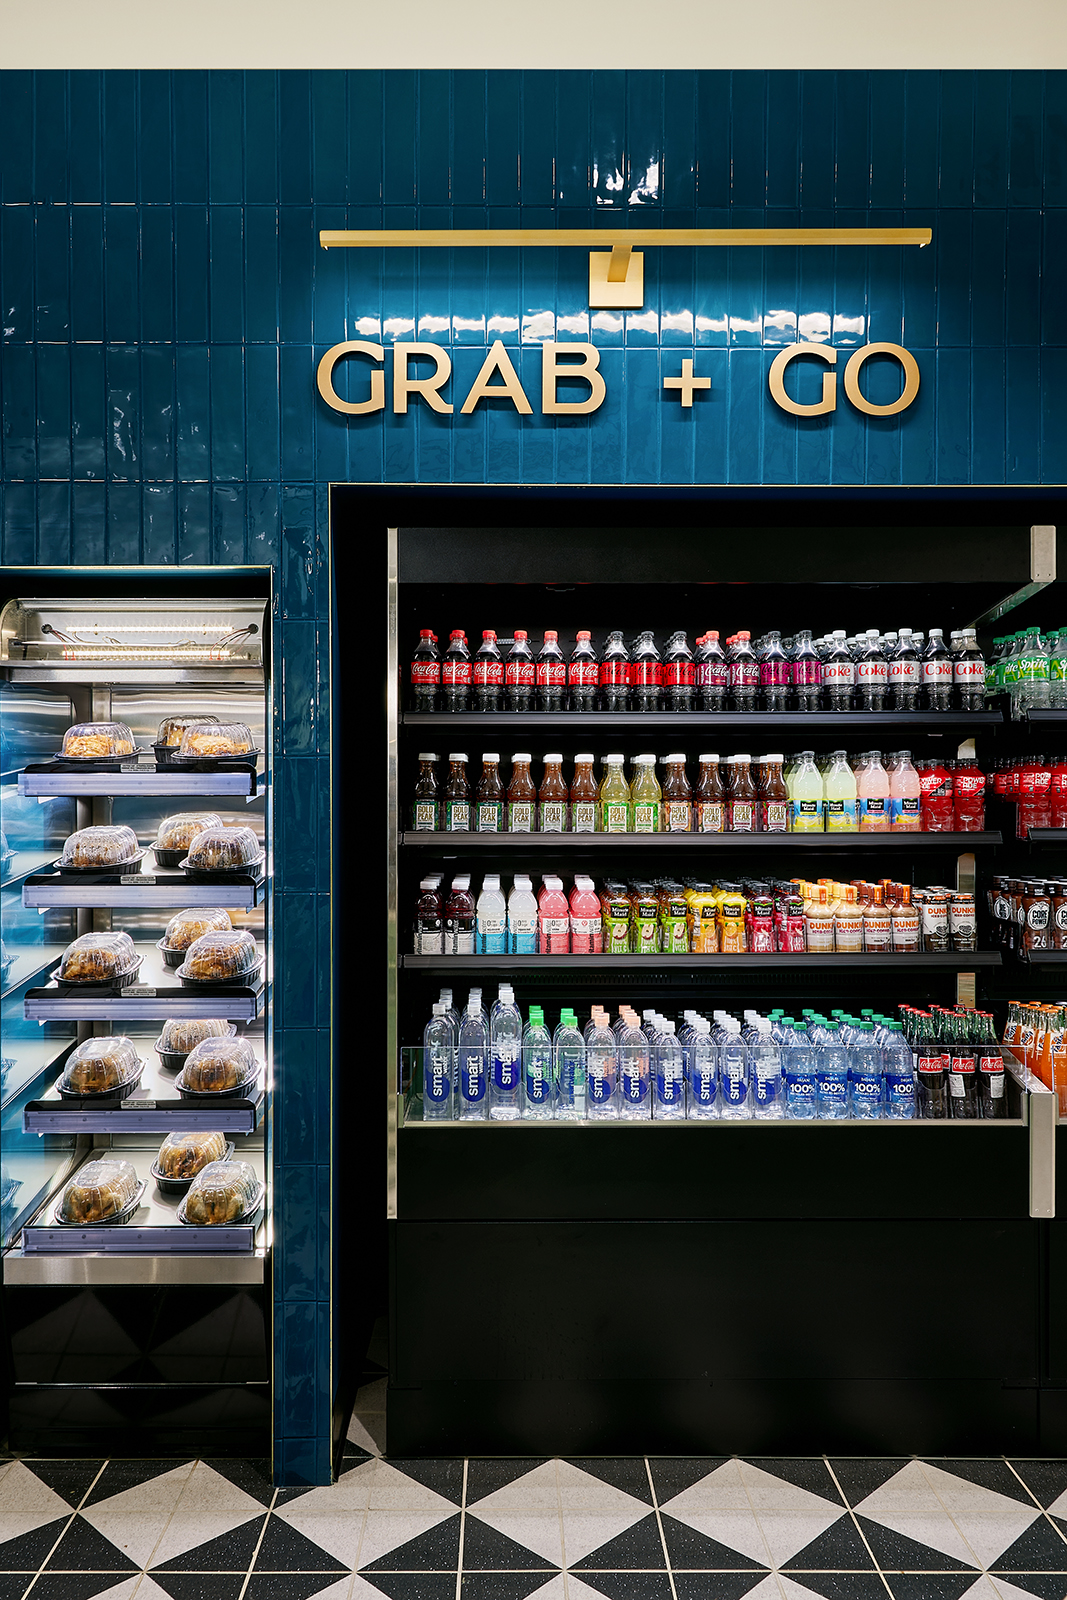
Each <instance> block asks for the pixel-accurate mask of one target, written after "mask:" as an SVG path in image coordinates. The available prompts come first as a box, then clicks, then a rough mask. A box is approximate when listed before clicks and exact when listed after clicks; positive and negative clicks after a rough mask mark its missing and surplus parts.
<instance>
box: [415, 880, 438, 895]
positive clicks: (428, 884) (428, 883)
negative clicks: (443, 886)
mask: <svg viewBox="0 0 1067 1600" xmlns="http://www.w3.org/2000/svg"><path fill="white" fill-rule="evenodd" d="M440 881H441V880H440V878H423V879H422V881H421V883H420V884H419V888H420V889H421V890H422V891H423V893H424V894H428V893H429V891H430V890H431V889H436V888H437V885H438V884H439V883H440Z"/></svg>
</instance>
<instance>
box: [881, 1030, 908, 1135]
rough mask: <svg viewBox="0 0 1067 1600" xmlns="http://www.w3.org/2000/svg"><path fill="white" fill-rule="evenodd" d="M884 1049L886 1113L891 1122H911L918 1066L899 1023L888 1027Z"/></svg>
mask: <svg viewBox="0 0 1067 1600" xmlns="http://www.w3.org/2000/svg"><path fill="white" fill-rule="evenodd" d="M886 1036H887V1042H886V1044H885V1045H884V1046H883V1049H882V1067H883V1076H884V1078H885V1114H886V1116H887V1117H888V1118H889V1120H890V1121H891V1122H909V1121H911V1120H912V1118H913V1117H914V1116H915V1063H914V1060H913V1058H912V1053H911V1046H910V1045H909V1044H908V1041H907V1040H906V1039H905V1037H904V1029H903V1028H902V1027H901V1025H900V1023H899V1022H890V1023H887V1024H886Z"/></svg>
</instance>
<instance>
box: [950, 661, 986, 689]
mask: <svg viewBox="0 0 1067 1600" xmlns="http://www.w3.org/2000/svg"><path fill="white" fill-rule="evenodd" d="M952 676H953V677H954V678H955V680H956V682H957V683H962V684H974V683H984V682H985V662H984V661H983V660H982V658H981V656H963V657H961V658H960V660H958V661H957V662H956V664H955V666H954V668H953V672H952Z"/></svg>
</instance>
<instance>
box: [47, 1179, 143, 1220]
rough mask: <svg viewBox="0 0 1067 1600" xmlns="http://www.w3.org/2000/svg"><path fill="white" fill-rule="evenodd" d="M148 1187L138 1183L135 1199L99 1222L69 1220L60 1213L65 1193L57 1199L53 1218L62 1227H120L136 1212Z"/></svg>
mask: <svg viewBox="0 0 1067 1600" xmlns="http://www.w3.org/2000/svg"><path fill="white" fill-rule="evenodd" d="M147 1188H148V1185H147V1183H139V1184H138V1185H137V1189H136V1191H135V1193H134V1197H133V1199H132V1200H130V1201H128V1203H127V1204H126V1205H124V1206H123V1208H122V1210H121V1211H116V1212H115V1215H114V1216H113V1217H102V1218H101V1219H100V1221H99V1222H68V1221H67V1219H66V1218H65V1217H63V1216H61V1215H60V1213H61V1211H62V1209H63V1195H60V1197H59V1199H58V1200H57V1201H56V1205H55V1209H54V1211H53V1212H52V1220H53V1221H54V1222H55V1223H57V1224H58V1226H59V1227H61V1228H116V1227H120V1226H121V1225H122V1223H124V1222H129V1220H130V1218H131V1217H132V1216H133V1214H134V1212H135V1211H136V1210H137V1209H138V1207H139V1206H140V1204H141V1201H142V1200H143V1199H144V1197H145V1190H146V1189H147ZM63 1194H66V1189H64V1191H63Z"/></svg>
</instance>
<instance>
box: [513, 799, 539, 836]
mask: <svg viewBox="0 0 1067 1600" xmlns="http://www.w3.org/2000/svg"><path fill="white" fill-rule="evenodd" d="M508 831H509V833H532V831H533V805H532V803H531V802H530V801H529V800H512V801H511V802H510V804H509V805H508Z"/></svg>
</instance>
